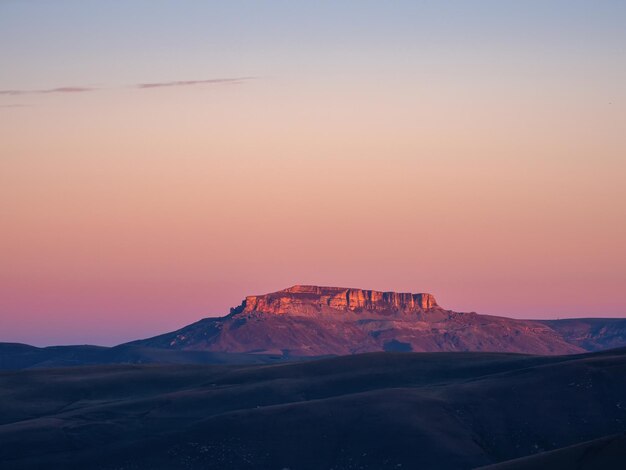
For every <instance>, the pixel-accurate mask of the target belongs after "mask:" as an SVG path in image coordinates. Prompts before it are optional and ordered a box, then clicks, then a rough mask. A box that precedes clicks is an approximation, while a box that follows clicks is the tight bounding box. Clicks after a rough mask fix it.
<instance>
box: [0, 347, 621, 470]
mask: <svg viewBox="0 0 626 470" xmlns="http://www.w3.org/2000/svg"><path fill="white" fill-rule="evenodd" d="M625 431H626V350H625V349H622V350H611V351H603V352H597V353H587V354H583V355H576V354H571V355H567V356H554V355H551V356H526V355H520V354H502V353H420V354H417V353H368V354H358V355H351V356H342V357H333V358H328V359H322V360H314V361H306V362H294V363H287V364H270V365H245V366H242V365H236V366H235V365H100V366H89V367H66V368H63V369H38V370H22V371H10V372H8V371H2V372H0V468H2V469H3V470H31V469H32V470H35V469H37V470H38V469H57V468H58V469H94V470H116V469H117V470H119V469H135V470H144V469H145V470H148V469H150V470H154V469H167V470H170V469H190V470H195V469H198V470H200V469H203V470H209V469H216V470H218V469H219V470H223V469H241V470H266V469H275V470H280V469H292V470H317V469H331V468H332V469H334V470H354V469H364V470H365V469H367V470H385V469H388V470H398V469H400V470H403V469H422V470H469V469H473V468H476V467H481V466H489V465H495V466H494V467H493V468H494V470H500V469H501V470H505V469H517V470H531V469H550V470H570V469H580V470H598V469H602V470H618V469H623V468H624V462H625V461H626V460H625V459H626V448H625V447H624V443H625V442H626V440H625V435H624V434H623V433H624V432H625Z"/></svg>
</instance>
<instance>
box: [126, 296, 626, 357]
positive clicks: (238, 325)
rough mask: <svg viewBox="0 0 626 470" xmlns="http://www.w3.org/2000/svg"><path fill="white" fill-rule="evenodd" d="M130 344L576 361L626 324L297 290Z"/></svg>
mask: <svg viewBox="0 0 626 470" xmlns="http://www.w3.org/2000/svg"><path fill="white" fill-rule="evenodd" d="M130 344H131V345H133V346H142V347H150V348H157V349H163V348H164V349H170V350H181V351H210V352H216V353H218V352H219V353H247V354H266V355H267V354H269V355H272V354H274V355H280V356H282V357H302V356H324V355H345V354H357V353H363V352H374V351H390V352H394V351H395V352H411V351H414V352H441V351H448V352H451V351H488V352H496V351H497V352H514V353H526V354H574V353H581V352H586V351H597V350H601V349H606V348H611V347H619V346H624V345H626V320H625V319H615V320H612V319H581V320H554V321H532V320H517V319H512V318H505V317H497V316H490V315H479V314H477V313H473V312H472V313H461V312H454V311H451V310H446V309H445V308H442V307H440V306H439V304H438V303H437V301H436V300H435V298H434V297H433V296H432V295H431V294H426V293H421V294H409V293H397V292H379V291H374V290H363V289H349V288H341V287H318V286H301V285H298V286H294V287H290V288H288V289H284V290H281V291H278V292H274V293H270V294H265V295H255V296H249V297H246V299H245V300H244V301H243V303H242V304H241V305H240V306H239V307H237V308H234V309H231V313H230V314H229V315H227V316H225V317H220V318H205V319H203V320H200V321H198V322H196V323H193V324H192V325H189V326H186V327H184V328H182V329H180V330H178V331H174V332H172V333H167V334H164V335H161V336H157V337H154V338H149V339H145V340H140V341H135V342H133V343H130Z"/></svg>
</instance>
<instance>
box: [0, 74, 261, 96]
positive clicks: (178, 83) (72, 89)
mask: <svg viewBox="0 0 626 470" xmlns="http://www.w3.org/2000/svg"><path fill="white" fill-rule="evenodd" d="M254 79H256V77H234V78H209V79H206V80H174V81H169V82H152V83H136V84H134V85H131V86H130V88H135V89H142V90H143V89H150V88H164V87H182V86H184V87H188V86H195V85H218V84H240V83H244V82H246V81H249V80H254ZM103 89H106V88H93V87H85V86H62V87H56V88H46V89H40V90H20V89H12V90H0V95H4V96H20V95H48V94H56V93H58V94H62V93H68V94H72V93H88V92H93V91H98V90H103ZM109 89H114V88H109Z"/></svg>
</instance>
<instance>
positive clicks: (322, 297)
mask: <svg viewBox="0 0 626 470" xmlns="http://www.w3.org/2000/svg"><path fill="white" fill-rule="evenodd" d="M307 307H309V308H311V307H312V308H314V309H316V310H321V309H323V308H331V309H334V310H343V311H352V312H359V311H363V310H366V311H368V312H378V313H394V312H412V311H413V312H415V311H419V312H424V311H427V310H430V309H433V308H439V306H438V305H437V302H436V300H435V297H434V296H433V295H431V294H426V293H422V294H410V293H400V292H380V291H375V290H364V289H350V288H344V287H319V286H300V285H297V286H293V287H289V288H287V289H283V290H281V291H278V292H273V293H271V294H264V295H251V296H248V297H246V300H245V301H244V303H243V304H242V306H241V307H240V309H241V310H242V311H243V312H263V313H273V314H276V315H285V314H288V313H298V312H299V313H302V312H303V311H305V310H307Z"/></svg>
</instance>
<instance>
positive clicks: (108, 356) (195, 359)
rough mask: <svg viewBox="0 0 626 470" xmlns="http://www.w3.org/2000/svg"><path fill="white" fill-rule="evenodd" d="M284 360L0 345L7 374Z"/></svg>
mask: <svg viewBox="0 0 626 470" xmlns="http://www.w3.org/2000/svg"><path fill="white" fill-rule="evenodd" d="M288 359H289V360H296V359H299V358H293V357H292V358H288ZM284 360H287V358H285V357H283V356H282V355H268V354H237V353H235V354H229V353H221V352H216V353H215V352H209V351H181V350H174V349H162V348H150V347H146V346H141V345H120V346H116V347H113V348H106V347H100V346H88V345H86V346H50V347H47V348H37V347H34V346H29V345H26V344H19V343H0V369H5V370H18V369H35V368H39V369H41V368H56V367H67V366H88V365H96V364H270V363H273V362H280V361H284Z"/></svg>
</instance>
